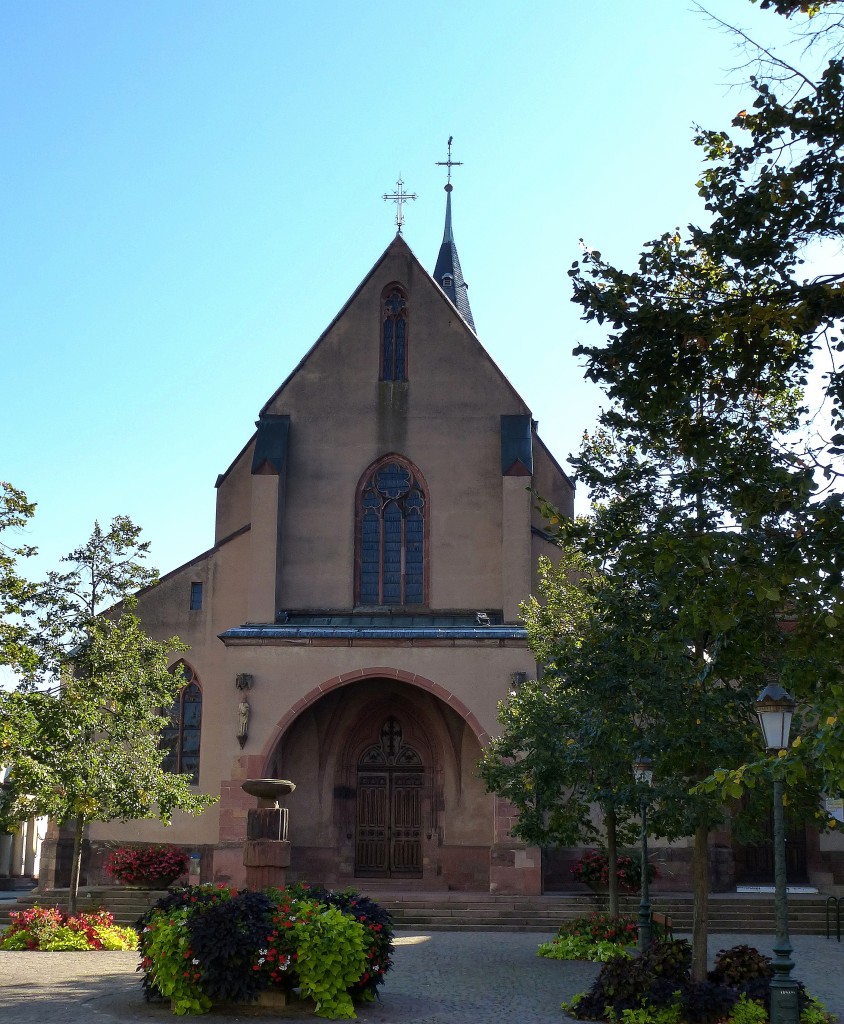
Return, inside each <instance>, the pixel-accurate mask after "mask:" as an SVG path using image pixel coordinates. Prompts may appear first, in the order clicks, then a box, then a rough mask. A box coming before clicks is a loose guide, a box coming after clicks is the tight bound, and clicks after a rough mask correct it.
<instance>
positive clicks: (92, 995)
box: [0, 932, 844, 1024]
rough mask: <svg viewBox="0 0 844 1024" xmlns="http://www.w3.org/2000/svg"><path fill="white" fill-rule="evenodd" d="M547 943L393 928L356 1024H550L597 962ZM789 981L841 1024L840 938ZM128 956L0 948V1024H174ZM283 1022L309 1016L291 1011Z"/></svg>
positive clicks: (713, 944)
mask: <svg viewBox="0 0 844 1024" xmlns="http://www.w3.org/2000/svg"><path fill="white" fill-rule="evenodd" d="M546 938H550V936H547V937H544V936H542V935H537V934H535V933H525V932H427V933H426V932H399V934H398V941H397V947H396V951H395V964H394V967H393V970H392V971H391V972H390V974H389V975H388V976H387V981H386V982H385V984H384V986H383V996H382V1000H381V1002H380V1003H375V1004H369V1005H366V1006H363V1007H361V1008H360V1009H359V1011H358V1019H359V1020H360V1021H361V1022H362V1024H447V1022H448V1024H493V1022H494V1024H505V1022H509V1021H513V1022H514V1024H551V1022H557V1024H560V1022H562V1021H564V1020H565V1019H566V1018H565V1017H564V1015H563V1014H562V1012H561V1011H560V1003H561V1002H562V1001H563V1000H564V999H569V998H571V996H573V995H574V994H575V993H577V992H581V991H583V990H584V989H585V988H588V986H589V984H590V982H591V980H592V978H593V977H594V976H595V974H596V972H597V970H598V965H597V964H591V963H583V962H579V961H574V962H564V961H557V960H547V959H544V958H542V957H538V956H537V955H536V947H537V944H538V943H539V942H541V941H545V939H546ZM740 942H748V943H750V944H752V945H756V946H757V947H758V948H760V949H762V950H763V951H765V952H769V949H768V946H769V945H770V940H769V939H768V938H767V937H765V936H750V935H714V936H711V937H710V943H709V949H710V952H711V953H714V952H715V951H717V950H718V949H722V948H724V947H726V946H733V945H737V944H738V943H740ZM794 946H795V959H796V961H797V967H796V968H795V976H796V977H798V978H799V979H800V980H801V981H804V982H805V983H806V984H807V986H808V987H809V990H810V991H811V992H812V993H813V994H814V995H816V996H818V998H820V999H821V1000H822V1001H823V1002H824V1003H826V1006H827V1009H828V1010H830V1011H832V1012H833V1013H837V1014H838V1015H839V1016H840V1017H841V1018H842V1021H844V942H841V943H838V942H836V941H835V940H834V939H830V940H827V939H824V938H822V937H818V936H804V935H799V936H796V937H795V939H794ZM136 964H137V956H136V954H134V953H103V952H98V953H95V952H89V953H3V952H0V1021H2V1022H3V1024H44V1022H45V1021H49V1022H50V1024H112V1022H115V1024H116V1022H120V1024H153V1022H164V1021H173V1020H174V1019H176V1018H174V1016H173V1015H172V1014H171V1013H170V1010H169V1007H167V1006H164V1005H162V1004H147V1003H144V1001H143V998H142V996H141V989H140V981H139V977H140V976H139V975H138V974H136V973H135V966H136ZM205 1019H207V1020H209V1021H237V1020H246V1021H251V1022H252V1024H270V1022H271V1021H278V1019H279V1018H278V1017H267V1016H263V1015H262V1016H255V1015H251V1014H249V1015H247V1014H237V1015H231V1014H226V1013H218V1012H215V1013H211V1014H209V1015H208V1016H207V1017H206V1018H205ZM285 1019H288V1020H303V1019H309V1020H315V1019H317V1018H314V1017H313V1016H311V1015H310V1014H307V1013H302V1012H301V1011H292V1012H290V1013H288V1014H285Z"/></svg>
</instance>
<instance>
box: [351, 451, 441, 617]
mask: <svg viewBox="0 0 844 1024" xmlns="http://www.w3.org/2000/svg"><path fill="white" fill-rule="evenodd" d="M427 503H428V498H427V489H426V487H425V484H424V481H423V480H422V478H421V474H420V473H419V471H418V470H417V469H416V468H415V467H414V466H413V465H412V464H411V463H409V462H408V461H407V460H406V459H403V458H402V457H401V456H398V455H390V456H387V457H386V458H385V459H382V460H380V461H379V462H378V463H376V465H375V466H374V467H371V468H370V469H369V470H367V472H366V473H365V474H364V477H363V480H362V481H361V485H360V486H359V488H358V505H357V525H358V530H357V542H358V545H357V546H358V558H357V565H358V580H357V584H358V585H357V588H356V590H357V593H356V601H357V603H358V604H360V605H369V606H376V607H377V606H390V605H421V604H424V603H425V602H426V600H427V593H426V564H425V563H426V559H425V544H426V529H425V517H426V509H427Z"/></svg>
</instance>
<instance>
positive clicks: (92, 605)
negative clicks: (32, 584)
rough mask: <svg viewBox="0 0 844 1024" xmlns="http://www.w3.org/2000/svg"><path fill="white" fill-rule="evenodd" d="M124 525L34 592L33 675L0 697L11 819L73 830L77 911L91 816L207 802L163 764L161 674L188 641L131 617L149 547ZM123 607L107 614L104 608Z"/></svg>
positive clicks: (98, 536) (165, 689)
mask: <svg viewBox="0 0 844 1024" xmlns="http://www.w3.org/2000/svg"><path fill="white" fill-rule="evenodd" d="M139 537H140V530H139V529H138V528H137V527H135V526H134V525H133V524H132V523H131V522H130V520H128V519H126V518H123V517H121V518H118V519H115V520H114V521H113V522H112V524H111V527H110V529H109V530H108V531H103V530H102V529H101V528H100V527H99V525H95V528H94V531H93V533H92V535H91V537H90V538H89V540H88V541H87V542H86V544H84V545H82V546H81V547H79V548H77V549H75V550H74V551H72V552H71V553H70V555H68V556H67V558H66V559H65V560H64V561H66V562H68V563H69V565H70V568H69V570H68V571H67V572H64V573H51V574H50V575H49V577H48V579H47V582H46V584H45V585H44V586H43V587H42V588H40V590H39V593H38V597H37V601H38V606H39V609H40V612H39V614H40V621H41V624H42V638H41V642H40V660H39V667H38V671H37V672H35V673H34V674H33V675H32V676H31V678H30V679H29V680H27V681H26V682H25V684H23V685H22V686H21V687H19V688H18V690H17V691H15V692H10V693H2V694H0V718H2V720H3V721H4V722H5V723H6V729H5V731H4V733H3V736H2V738H0V742H2V744H3V746H2V748H0V761H2V762H3V763H5V764H7V765H9V766H10V767H11V773H10V779H9V782H8V787H7V789H6V790H5V791H4V794H3V807H2V810H3V815H4V817H5V819H6V820H7V821H9V820H11V821H15V820H21V819H22V818H26V817H29V816H30V815H33V814H47V815H50V816H51V817H53V818H54V819H56V820H57V821H60V822H73V823H74V847H73V860H72V874H71V886H70V897H69V904H70V909H71V911H74V910H75V909H76V902H77V894H78V887H79V874H80V865H81V854H82V842H83V836H84V831H85V827H86V825H87V824H88V823H90V822H92V821H112V820H114V819H120V820H124V821H125V820H129V819H136V818H147V817H157V818H159V819H160V820H161V821H163V822H165V823H167V822H169V820H170V818H171V815H172V813H173V811H174V810H175V809H179V810H183V811H187V812H189V813H199V812H200V811H201V810H202V809H203V808H204V807H206V806H208V804H209V803H211V802H213V799H212V798H211V797H208V796H206V795H203V794H198V793H195V792H193V790H192V789H191V785H190V779H189V778H188V777H187V776H184V775H176V774H173V773H170V772H167V771H165V770H164V769H163V768H162V761H163V759H164V756H165V752H164V751H163V750H162V749H161V747H160V741H159V738H160V735H161V730H162V729H163V728H164V726H165V725H166V724H167V711H168V710H169V708H170V707H171V706H172V704H173V701H174V699H175V698H176V696H177V694H178V692H179V689H180V687H181V686H182V684H183V680H182V678H181V676H180V673H179V672H171V671H169V669H168V661H169V658H170V655H171V654H172V653H173V652H177V651H183V650H185V646H184V645H183V644H182V643H181V642H180V641H179V640H178V638H176V637H173V638H170V639H169V640H166V641H163V642H162V641H157V640H154V639H152V638H151V637H149V636H148V635H147V634H146V633H145V632H144V630H143V628H142V625H141V622H140V620H139V619H138V617H137V616H136V615H135V614H134V607H135V598H134V596H133V591H134V589H135V588H136V587H137V586H139V585H142V584H145V583H148V582H150V581H151V580H153V579H154V578H155V573H154V571H153V570H150V569H148V568H147V567H146V566H144V565H143V558H144V557H145V555H146V552H147V547H148V546H147V545H146V544H145V543H142V542H141V541H140V539H139ZM115 600H117V601H118V602H119V603H118V604H116V605H113V606H112V607H111V608H109V609H108V610H107V611H106V612H105V614H103V613H102V612H101V607H102V605H103V604H104V603H105V602H107V601H115Z"/></svg>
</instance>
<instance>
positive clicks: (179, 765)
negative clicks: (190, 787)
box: [161, 662, 202, 783]
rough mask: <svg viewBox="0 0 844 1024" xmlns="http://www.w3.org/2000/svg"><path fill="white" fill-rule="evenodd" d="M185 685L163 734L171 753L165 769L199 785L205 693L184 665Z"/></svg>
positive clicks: (165, 762)
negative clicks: (203, 695) (203, 697)
mask: <svg viewBox="0 0 844 1024" xmlns="http://www.w3.org/2000/svg"><path fill="white" fill-rule="evenodd" d="M181 666H182V675H183V676H184V680H185V685H184V686H183V687H182V688H181V690H180V691H179V695H178V697H176V699H175V701H173V706H172V708H171V709H170V724H169V725H167V726H166V727H165V728H164V729H163V730H162V733H161V746H162V748H163V749H165V750H166V751H167V755H166V757H165V758H164V760H163V762H162V764H161V767H162V768H163V769H164V770H165V771H168V772H174V773H175V774H177V775H189V776H190V779H191V782H193V783H198V782H199V741H200V733H201V731H202V690H200V688H199V686H198V685H197V683H196V677H195V676H194V673H193V669H192V668H191V667H190V666H189V665H185V664H184V662H182V663H181Z"/></svg>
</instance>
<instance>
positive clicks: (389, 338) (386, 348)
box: [381, 285, 407, 380]
mask: <svg viewBox="0 0 844 1024" xmlns="http://www.w3.org/2000/svg"><path fill="white" fill-rule="evenodd" d="M381 380H407V296H406V295H405V293H404V291H403V290H402V289H401V288H399V287H398V285H391V286H390V287H389V288H387V289H386V291H385V292H384V295H383V296H382V299H381Z"/></svg>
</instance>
